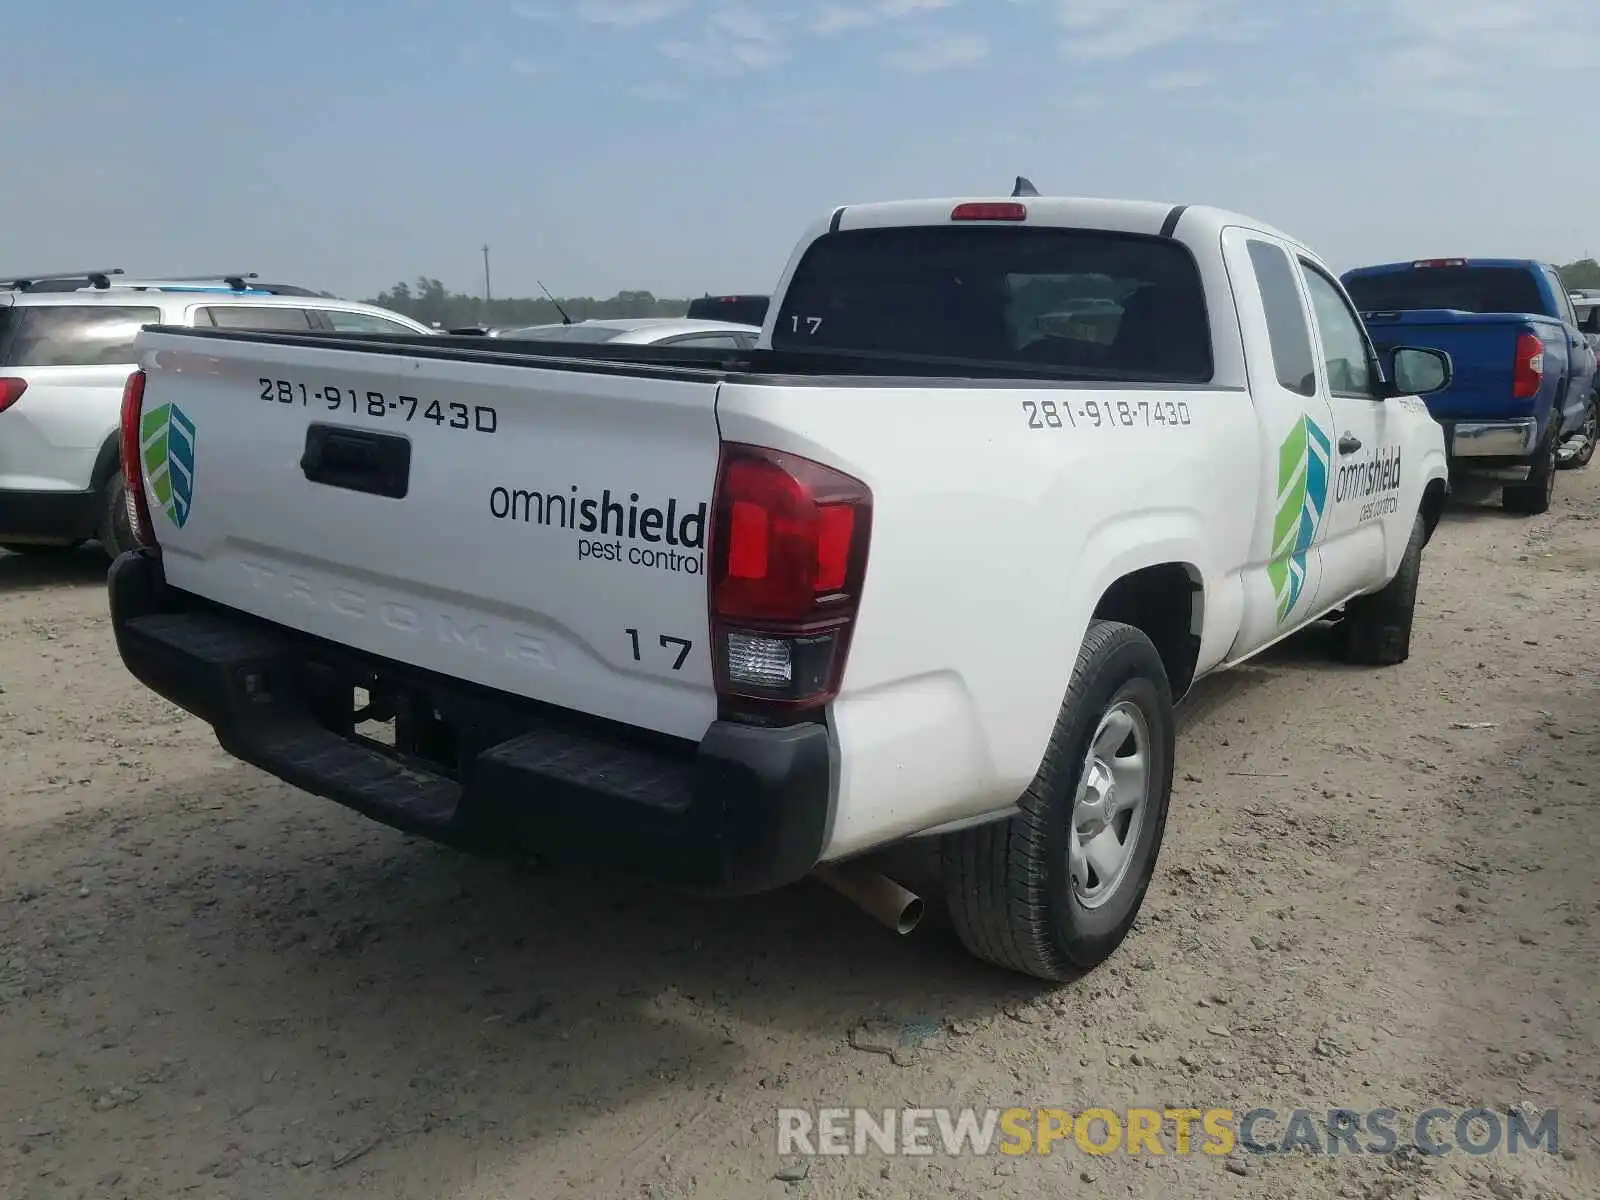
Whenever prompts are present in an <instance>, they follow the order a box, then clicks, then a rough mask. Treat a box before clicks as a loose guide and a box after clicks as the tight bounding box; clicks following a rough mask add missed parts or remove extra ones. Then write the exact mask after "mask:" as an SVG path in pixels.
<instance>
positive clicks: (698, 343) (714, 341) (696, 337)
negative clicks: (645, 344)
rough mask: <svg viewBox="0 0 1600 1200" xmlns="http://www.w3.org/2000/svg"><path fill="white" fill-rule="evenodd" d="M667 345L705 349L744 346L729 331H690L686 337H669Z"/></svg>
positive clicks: (736, 348) (741, 347)
mask: <svg viewBox="0 0 1600 1200" xmlns="http://www.w3.org/2000/svg"><path fill="white" fill-rule="evenodd" d="M665 344H666V345H668V346H690V347H695V348H700V349H706V350H742V349H744V346H743V345H742V344H741V343H740V341H739V339H738V338H736V337H734V336H733V334H731V333H691V334H690V335H689V336H688V337H681V338H669V339H668V340H667V341H666V343H665Z"/></svg>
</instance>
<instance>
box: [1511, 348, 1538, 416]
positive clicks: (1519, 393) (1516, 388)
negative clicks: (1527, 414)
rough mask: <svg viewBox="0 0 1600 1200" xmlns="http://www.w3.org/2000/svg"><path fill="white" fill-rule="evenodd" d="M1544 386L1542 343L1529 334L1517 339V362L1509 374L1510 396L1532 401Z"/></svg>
mask: <svg viewBox="0 0 1600 1200" xmlns="http://www.w3.org/2000/svg"><path fill="white" fill-rule="evenodd" d="M1543 386H1544V343H1543V342H1542V341H1540V340H1539V339H1538V338H1537V337H1535V336H1534V335H1533V334H1531V333H1525V334H1523V335H1522V336H1521V337H1519V338H1518V339H1517V362H1516V366H1515V367H1514V368H1513V369H1512V372H1511V396H1512V398H1513V399H1515V400H1532V399H1533V398H1534V397H1535V396H1537V395H1538V394H1539V389H1540V388H1541V387H1543Z"/></svg>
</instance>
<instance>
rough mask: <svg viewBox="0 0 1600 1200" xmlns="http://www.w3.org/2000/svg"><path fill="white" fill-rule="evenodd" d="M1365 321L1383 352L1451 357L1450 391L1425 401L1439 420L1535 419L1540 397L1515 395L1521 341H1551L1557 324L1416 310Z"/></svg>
mask: <svg viewBox="0 0 1600 1200" xmlns="http://www.w3.org/2000/svg"><path fill="white" fill-rule="evenodd" d="M1362 318H1363V320H1364V321H1365V322H1366V325H1367V330H1368V332H1369V333H1370V334H1371V335H1372V340H1373V342H1374V343H1375V344H1376V346H1377V347H1378V349H1379V350H1383V349H1384V348H1386V347H1394V346H1428V347H1431V348H1433V349H1436V350H1443V351H1445V352H1446V353H1448V354H1449V355H1450V361H1451V365H1452V368H1453V377H1452V379H1451V382H1450V386H1449V387H1448V388H1446V389H1445V390H1443V391H1441V392H1435V393H1434V394H1433V395H1431V396H1429V397H1428V401H1427V403H1428V411H1429V412H1430V413H1432V414H1433V416H1434V418H1435V419H1436V420H1440V421H1456V420H1471V419H1481V418H1501V417H1526V416H1531V415H1532V414H1533V412H1534V408H1535V405H1536V403H1537V400H1538V397H1537V396H1529V397H1527V398H1526V399H1518V398H1516V397H1514V396H1513V394H1512V392H1513V388H1512V376H1513V372H1514V369H1515V363H1516V358H1517V340H1518V339H1519V338H1520V337H1522V336H1523V335H1524V334H1533V335H1534V336H1536V337H1543V338H1553V337H1554V336H1555V335H1556V333H1558V332H1559V330H1558V328H1557V326H1556V324H1555V323H1554V322H1552V321H1549V320H1547V319H1545V318H1542V317H1538V316H1529V315H1525V314H1521V313H1469V312H1458V311H1456V310H1453V309H1418V310H1413V311H1403V312H1369V313H1363V314H1362ZM1563 349H1564V347H1563Z"/></svg>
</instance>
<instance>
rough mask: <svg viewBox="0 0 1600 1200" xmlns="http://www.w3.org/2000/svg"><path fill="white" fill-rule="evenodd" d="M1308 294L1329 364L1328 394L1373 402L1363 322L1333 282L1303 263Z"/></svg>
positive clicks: (1369, 355) (1371, 375)
mask: <svg viewBox="0 0 1600 1200" xmlns="http://www.w3.org/2000/svg"><path fill="white" fill-rule="evenodd" d="M1300 270H1301V274H1302V275H1304V276H1305V281H1306V290H1307V291H1308V292H1310V293H1311V308H1312V311H1314V312H1315V313H1316V314H1317V332H1318V334H1319V335H1320V336H1321V339H1322V356H1323V358H1324V359H1326V360H1327V363H1328V390H1329V391H1330V392H1332V393H1333V394H1334V395H1335V396H1361V397H1365V398H1367V399H1371V398H1372V397H1373V396H1374V395H1376V392H1375V390H1374V388H1373V371H1372V351H1371V349H1370V348H1369V347H1368V345H1367V335H1366V333H1365V332H1364V331H1363V330H1362V328H1361V318H1360V317H1358V316H1356V313H1355V310H1354V309H1353V308H1351V307H1350V305H1349V304H1348V303H1346V301H1345V298H1344V297H1343V296H1342V295H1340V293H1339V289H1338V288H1337V287H1335V286H1334V284H1333V281H1332V280H1330V279H1329V278H1328V277H1327V276H1326V275H1324V274H1323V273H1322V272H1321V271H1319V270H1318V269H1317V268H1316V267H1314V266H1312V265H1311V264H1310V263H1308V262H1306V261H1305V260H1304V259H1301V260H1300Z"/></svg>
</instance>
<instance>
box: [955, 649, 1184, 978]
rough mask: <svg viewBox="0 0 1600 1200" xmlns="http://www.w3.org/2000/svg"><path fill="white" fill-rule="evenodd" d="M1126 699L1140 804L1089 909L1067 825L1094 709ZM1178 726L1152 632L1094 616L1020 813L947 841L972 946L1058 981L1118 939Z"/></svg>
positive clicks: (1146, 862) (1157, 819)
mask: <svg viewBox="0 0 1600 1200" xmlns="http://www.w3.org/2000/svg"><path fill="white" fill-rule="evenodd" d="M1124 705H1131V706H1133V708H1134V709H1136V710H1137V712H1138V714H1139V715H1140V716H1142V718H1143V720H1144V729H1143V733H1144V734H1145V735H1146V736H1145V742H1146V755H1147V772H1146V774H1147V779H1148V784H1147V786H1146V788H1145V791H1144V796H1145V800H1144V806H1143V810H1142V815H1141V817H1140V818H1139V824H1138V828H1137V830H1135V829H1133V828H1131V827H1125V829H1124V835H1123V836H1124V838H1125V840H1124V841H1123V843H1122V844H1124V845H1129V844H1131V853H1130V854H1129V855H1128V856H1127V860H1126V861H1127V865H1126V867H1125V868H1124V869H1123V870H1122V871H1121V873H1120V875H1119V878H1118V879H1116V880H1112V881H1108V882H1106V883H1104V884H1103V885H1102V886H1105V887H1107V888H1108V889H1109V890H1108V891H1107V893H1106V895H1105V896H1104V897H1102V898H1100V899H1099V900H1098V901H1097V903H1096V906H1095V907H1085V904H1084V902H1083V900H1082V899H1081V895H1080V892H1079V890H1078V888H1077V887H1076V886H1075V885H1074V883H1073V881H1072V878H1071V871H1070V869H1069V867H1068V855H1069V846H1070V842H1071V835H1070V828H1071V825H1072V821H1073V816H1074V809H1075V805H1076V798H1077V794H1078V791H1079V785H1080V783H1081V782H1082V780H1083V776H1084V772H1085V768H1086V767H1087V765H1088V763H1087V758H1088V754H1089V751H1090V744H1091V740H1092V739H1093V737H1094V736H1095V734H1096V732H1097V730H1098V729H1099V728H1100V724H1101V721H1102V719H1104V718H1106V717H1107V716H1108V714H1110V713H1112V712H1113V710H1116V709H1119V708H1121V707H1122V706H1124ZM1123 711H1127V710H1125V709H1124V710H1123ZM1175 728H1176V726H1175V723H1174V720H1173V715H1172V688H1171V685H1170V684H1169V683H1168V680H1167V673H1166V670H1165V668H1164V667H1163V666H1162V662H1161V656H1160V655H1159V654H1158V653H1156V648H1155V646H1154V645H1153V644H1152V643H1151V641H1150V639H1149V638H1148V637H1146V636H1145V635H1144V634H1143V633H1142V632H1141V631H1139V630H1138V629H1135V628H1133V627H1132V626H1130V625H1122V624H1118V623H1115V622H1110V621H1096V622H1094V623H1093V624H1091V625H1090V627H1089V631H1088V633H1087V635H1086V636H1085V637H1084V640H1083V646H1082V648H1081V649H1080V650H1079V652H1078V662H1077V665H1076V666H1075V667H1074V669H1073V672H1072V682H1071V684H1070V686H1069V687H1068V688H1067V696H1066V699H1065V701H1063V703H1062V705H1061V711H1060V713H1059V715H1058V716H1057V717H1056V724H1055V729H1054V730H1053V732H1052V733H1051V735H1050V741H1049V743H1048V745H1047V746H1046V748H1045V755H1044V761H1043V763H1042V764H1040V767H1039V773H1038V775H1037V776H1035V778H1034V781H1033V783H1032V784H1031V785H1030V786H1029V788H1028V790H1027V791H1026V792H1024V793H1023V795H1022V799H1021V800H1020V801H1019V811H1018V812H1017V813H1016V814H1015V815H1014V816H1012V817H1011V818H1010V819H1008V820H1006V821H1000V822H994V823H992V824H987V825H980V826H977V827H975V828H972V829H966V830H962V831H960V832H957V833H952V834H947V835H946V836H945V837H944V839H943V846H942V860H943V861H942V866H943V884H944V893H945V901H946V904H947V906H948V908H949V911H950V916H951V921H952V923H953V925H954V927H955V931H956V936H957V937H958V938H960V940H961V943H962V944H963V945H964V946H965V947H966V948H967V950H968V951H970V952H971V953H972V954H974V955H975V956H976V957H978V958H980V959H983V960H984V961H986V962H990V963H993V964H994V965H996V966H999V967H1003V968H1006V969H1008V970H1012V971H1019V972H1021V973H1023V974H1026V975H1032V976H1034V977H1035V978H1038V979H1043V980H1048V981H1051V982H1060V981H1063V980H1067V979H1071V978H1073V977H1075V976H1077V975H1080V974H1082V973H1083V972H1084V971H1087V970H1089V969H1090V968H1092V967H1094V966H1096V965H1097V964H1099V963H1100V962H1102V961H1104V960H1105V959H1106V958H1107V957H1109V956H1110V954H1111V953H1112V952H1113V951H1114V950H1116V948H1117V947H1118V946H1119V945H1121V943H1122V940H1123V939H1124V938H1125V937H1126V936H1127V933H1128V930H1129V929H1130V928H1132V926H1133V922H1134V918H1135V917H1136V916H1138V913H1139V906H1140V905H1141V904H1142V903H1143V902H1144V896H1145V892H1146V891H1147V890H1148V889H1149V887H1150V880H1151V878H1152V877H1153V876H1154V874H1155V868H1156V859H1157V857H1158V856H1159V854H1160V850H1161V840H1162V836H1163V834H1164V833H1165V831H1166V824H1167V807H1168V803H1169V801H1170V799H1171V795H1172V760H1173V743H1174V740H1175V737H1176V734H1175ZM1111 753H1113V754H1114V753H1115V749H1113V751H1112V752H1111Z"/></svg>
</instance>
